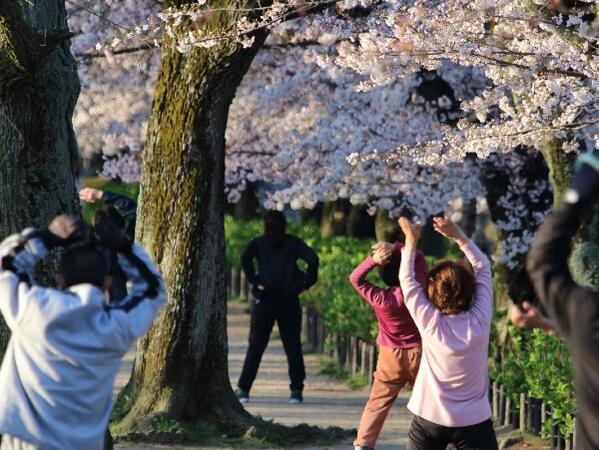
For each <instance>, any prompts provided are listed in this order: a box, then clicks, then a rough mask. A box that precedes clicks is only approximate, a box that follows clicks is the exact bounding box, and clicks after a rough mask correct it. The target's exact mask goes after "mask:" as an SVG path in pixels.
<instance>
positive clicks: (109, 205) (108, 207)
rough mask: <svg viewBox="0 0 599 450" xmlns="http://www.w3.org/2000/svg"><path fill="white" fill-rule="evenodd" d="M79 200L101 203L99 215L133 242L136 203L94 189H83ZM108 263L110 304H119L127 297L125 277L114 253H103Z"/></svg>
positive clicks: (118, 195) (120, 196) (122, 196)
mask: <svg viewBox="0 0 599 450" xmlns="http://www.w3.org/2000/svg"><path fill="white" fill-rule="evenodd" d="M79 198H80V199H81V200H83V201H86V202H88V203H97V202H102V203H104V205H105V208H104V209H103V210H102V211H101V215H103V214H105V215H106V216H108V217H109V218H110V220H111V222H112V223H114V224H115V225H117V226H118V227H120V228H122V229H124V230H125V233H127V237H128V238H129V239H130V240H131V242H133V241H135V223H136V221H137V203H136V202H135V200H132V199H130V198H129V197H126V196H124V195H120V194H116V193H114V192H106V191H101V190H100V189H94V188H89V187H87V188H83V189H81V190H80V191H79ZM105 257H106V259H107V260H108V263H109V270H108V273H109V275H110V278H111V279H112V283H111V284H110V288H109V290H108V296H109V297H110V301H111V302H119V301H121V300H122V299H124V298H125V297H126V296H127V276H126V274H125V272H124V271H123V269H122V268H121V267H120V265H119V262H118V257H117V254H116V252H111V251H109V250H106V251H105Z"/></svg>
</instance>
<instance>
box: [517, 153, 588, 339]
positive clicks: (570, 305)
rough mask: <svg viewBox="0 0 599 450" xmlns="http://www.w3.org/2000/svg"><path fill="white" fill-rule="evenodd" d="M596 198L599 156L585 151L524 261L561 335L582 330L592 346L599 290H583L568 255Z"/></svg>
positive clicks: (538, 293) (568, 335)
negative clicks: (573, 276) (561, 197)
mask: <svg viewBox="0 0 599 450" xmlns="http://www.w3.org/2000/svg"><path fill="white" fill-rule="evenodd" d="M598 197H599V157H598V156H597V154H593V153H587V154H583V155H582V156H580V157H579V158H578V160H577V162H576V172H575V173H574V176H573V177H572V187H571V188H570V189H569V190H568V191H567V192H566V195H565V201H563V202H562V203H560V204H558V205H557V206H556V207H555V208H554V209H553V211H552V212H551V213H550V214H549V215H548V216H547V217H546V218H545V221H544V222H543V224H542V225H541V226H540V227H539V230H538V232H537V235H536V237H535V239H534V241H533V244H532V247H531V249H530V252H529V254H528V257H527V260H526V268H527V270H528V273H529V275H530V280H531V281H532V283H533V285H534V287H535V291H536V293H537V296H538V297H539V299H540V301H541V303H542V304H543V306H544V307H545V309H546V311H547V314H548V315H549V318H550V319H553V320H555V321H556V323H557V328H558V331H559V334H560V335H562V336H563V337H565V338H568V337H570V335H572V334H577V333H582V334H583V335H584V336H585V337H586V339H587V342H588V343H589V345H591V346H592V345H594V343H593V342H592V341H589V340H588V327H589V326H594V324H595V322H594V321H593V318H594V317H597V314H598V313H599V293H598V292H596V291H591V290H589V289H585V288H583V287H582V286H580V285H578V284H577V283H576V282H575V281H574V280H573V279H572V275H571V274H570V270H569V268H568V257H569V255H570V251H571V248H572V237H573V236H574V234H575V233H576V231H577V230H578V227H579V226H580V221H581V218H582V216H583V215H584V213H585V211H587V210H589V209H591V207H592V205H593V204H594V203H595V202H596V201H597V198H598ZM592 334H593V335H594V334H595V333H594V330H593V331H592Z"/></svg>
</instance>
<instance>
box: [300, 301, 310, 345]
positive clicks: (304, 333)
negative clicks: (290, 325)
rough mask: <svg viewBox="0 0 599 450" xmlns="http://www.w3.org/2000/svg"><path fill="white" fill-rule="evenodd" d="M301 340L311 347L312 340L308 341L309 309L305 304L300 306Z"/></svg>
mask: <svg viewBox="0 0 599 450" xmlns="http://www.w3.org/2000/svg"><path fill="white" fill-rule="evenodd" d="M302 341H303V342H304V344H307V345H308V347H310V348H311V347H312V342H310V311H308V308H306V307H305V306H302Z"/></svg>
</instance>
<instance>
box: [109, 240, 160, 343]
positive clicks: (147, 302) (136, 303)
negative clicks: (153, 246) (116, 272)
mask: <svg viewBox="0 0 599 450" xmlns="http://www.w3.org/2000/svg"><path fill="white" fill-rule="evenodd" d="M118 255H119V264H120V266H121V268H122V269H123V272H125V274H126V276H127V279H128V281H129V282H130V283H131V289H130V290H129V293H128V295H127V297H125V299H124V300H123V301H121V302H119V303H117V304H111V305H110V306H109V310H121V311H123V312H125V316H124V318H125V321H124V323H123V324H122V325H123V326H124V329H123V331H124V333H125V336H126V337H127V341H129V344H130V343H131V342H132V341H133V340H135V339H137V338H138V337H140V336H142V335H143V334H144V333H145V332H146V331H147V329H148V328H149V327H150V325H151V324H152V322H153V321H154V319H155V318H156V315H157V314H158V312H159V311H160V309H161V308H162V306H163V305H164V303H165V301H166V290H165V286H164V280H163V279H162V276H161V275H160V272H159V271H158V268H157V267H156V265H155V264H154V262H153V261H152V260H151V259H150V257H149V256H148V254H147V253H146V252H145V250H144V249H143V248H142V247H141V246H140V245H138V244H132V245H131V246H130V247H129V248H126V249H120V250H118Z"/></svg>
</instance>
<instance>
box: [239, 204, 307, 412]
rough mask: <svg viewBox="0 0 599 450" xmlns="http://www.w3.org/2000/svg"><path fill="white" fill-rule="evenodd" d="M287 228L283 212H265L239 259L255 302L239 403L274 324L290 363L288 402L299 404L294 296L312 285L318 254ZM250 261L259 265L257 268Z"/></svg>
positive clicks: (298, 319)
mask: <svg viewBox="0 0 599 450" xmlns="http://www.w3.org/2000/svg"><path fill="white" fill-rule="evenodd" d="M286 229H287V220H286V219H285V216H284V215H283V213H282V212H280V211H268V212H267V213H266V215H265V217H264V234H263V235H262V236H260V237H257V238H255V239H253V240H252V241H251V242H250V243H249V244H248V246H247V247H246V248H245V250H244V251H243V253H242V255H241V265H242V267H243V270H244V272H245V274H246V277H247V279H248V281H249V282H250V283H251V285H252V297H253V300H254V307H253V308H252V312H251V315H252V317H251V323H250V337H249V347H248V350H247V353H246V356H245V362H244V364H243V370H242V372H241V376H240V377H239V382H238V383H237V390H236V391H235V392H236V394H237V397H238V398H239V400H240V401H241V402H242V403H245V402H247V401H249V392H250V389H251V388H252V384H253V382H254V380H255V378H256V374H257V373H258V367H259V366H260V361H261V360H262V354H263V353H264V350H265V349H266V346H267V344H268V341H269V339H270V333H271V331H272V327H273V325H274V323H275V321H276V322H277V325H278V327H279V333H280V335H281V340H282V341H283V348H284V349H285V354H286V355H287V363H288V364H289V378H290V380H291V384H290V385H289V388H290V390H291V394H290V399H289V402H290V403H301V402H303V389H304V379H305V378H306V371H305V368H304V357H303V355H302V343H301V323H302V311H301V307H300V302H299V294H300V293H301V292H303V291H305V290H306V289H309V288H310V287H311V286H312V285H314V284H315V283H316V280H317V276H318V256H317V255H316V253H315V252H314V250H312V249H311V248H310V247H308V246H307V245H306V243H305V242H304V241H302V240H301V239H300V238H298V237H296V236H292V235H290V234H287V233H286ZM298 260H303V261H305V262H306V264H307V266H308V267H307V270H306V271H305V272H304V271H303V270H300V268H299V267H298V266H297V262H298ZM254 261H256V262H257V263H258V267H257V270H256V267H255V266H254Z"/></svg>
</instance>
